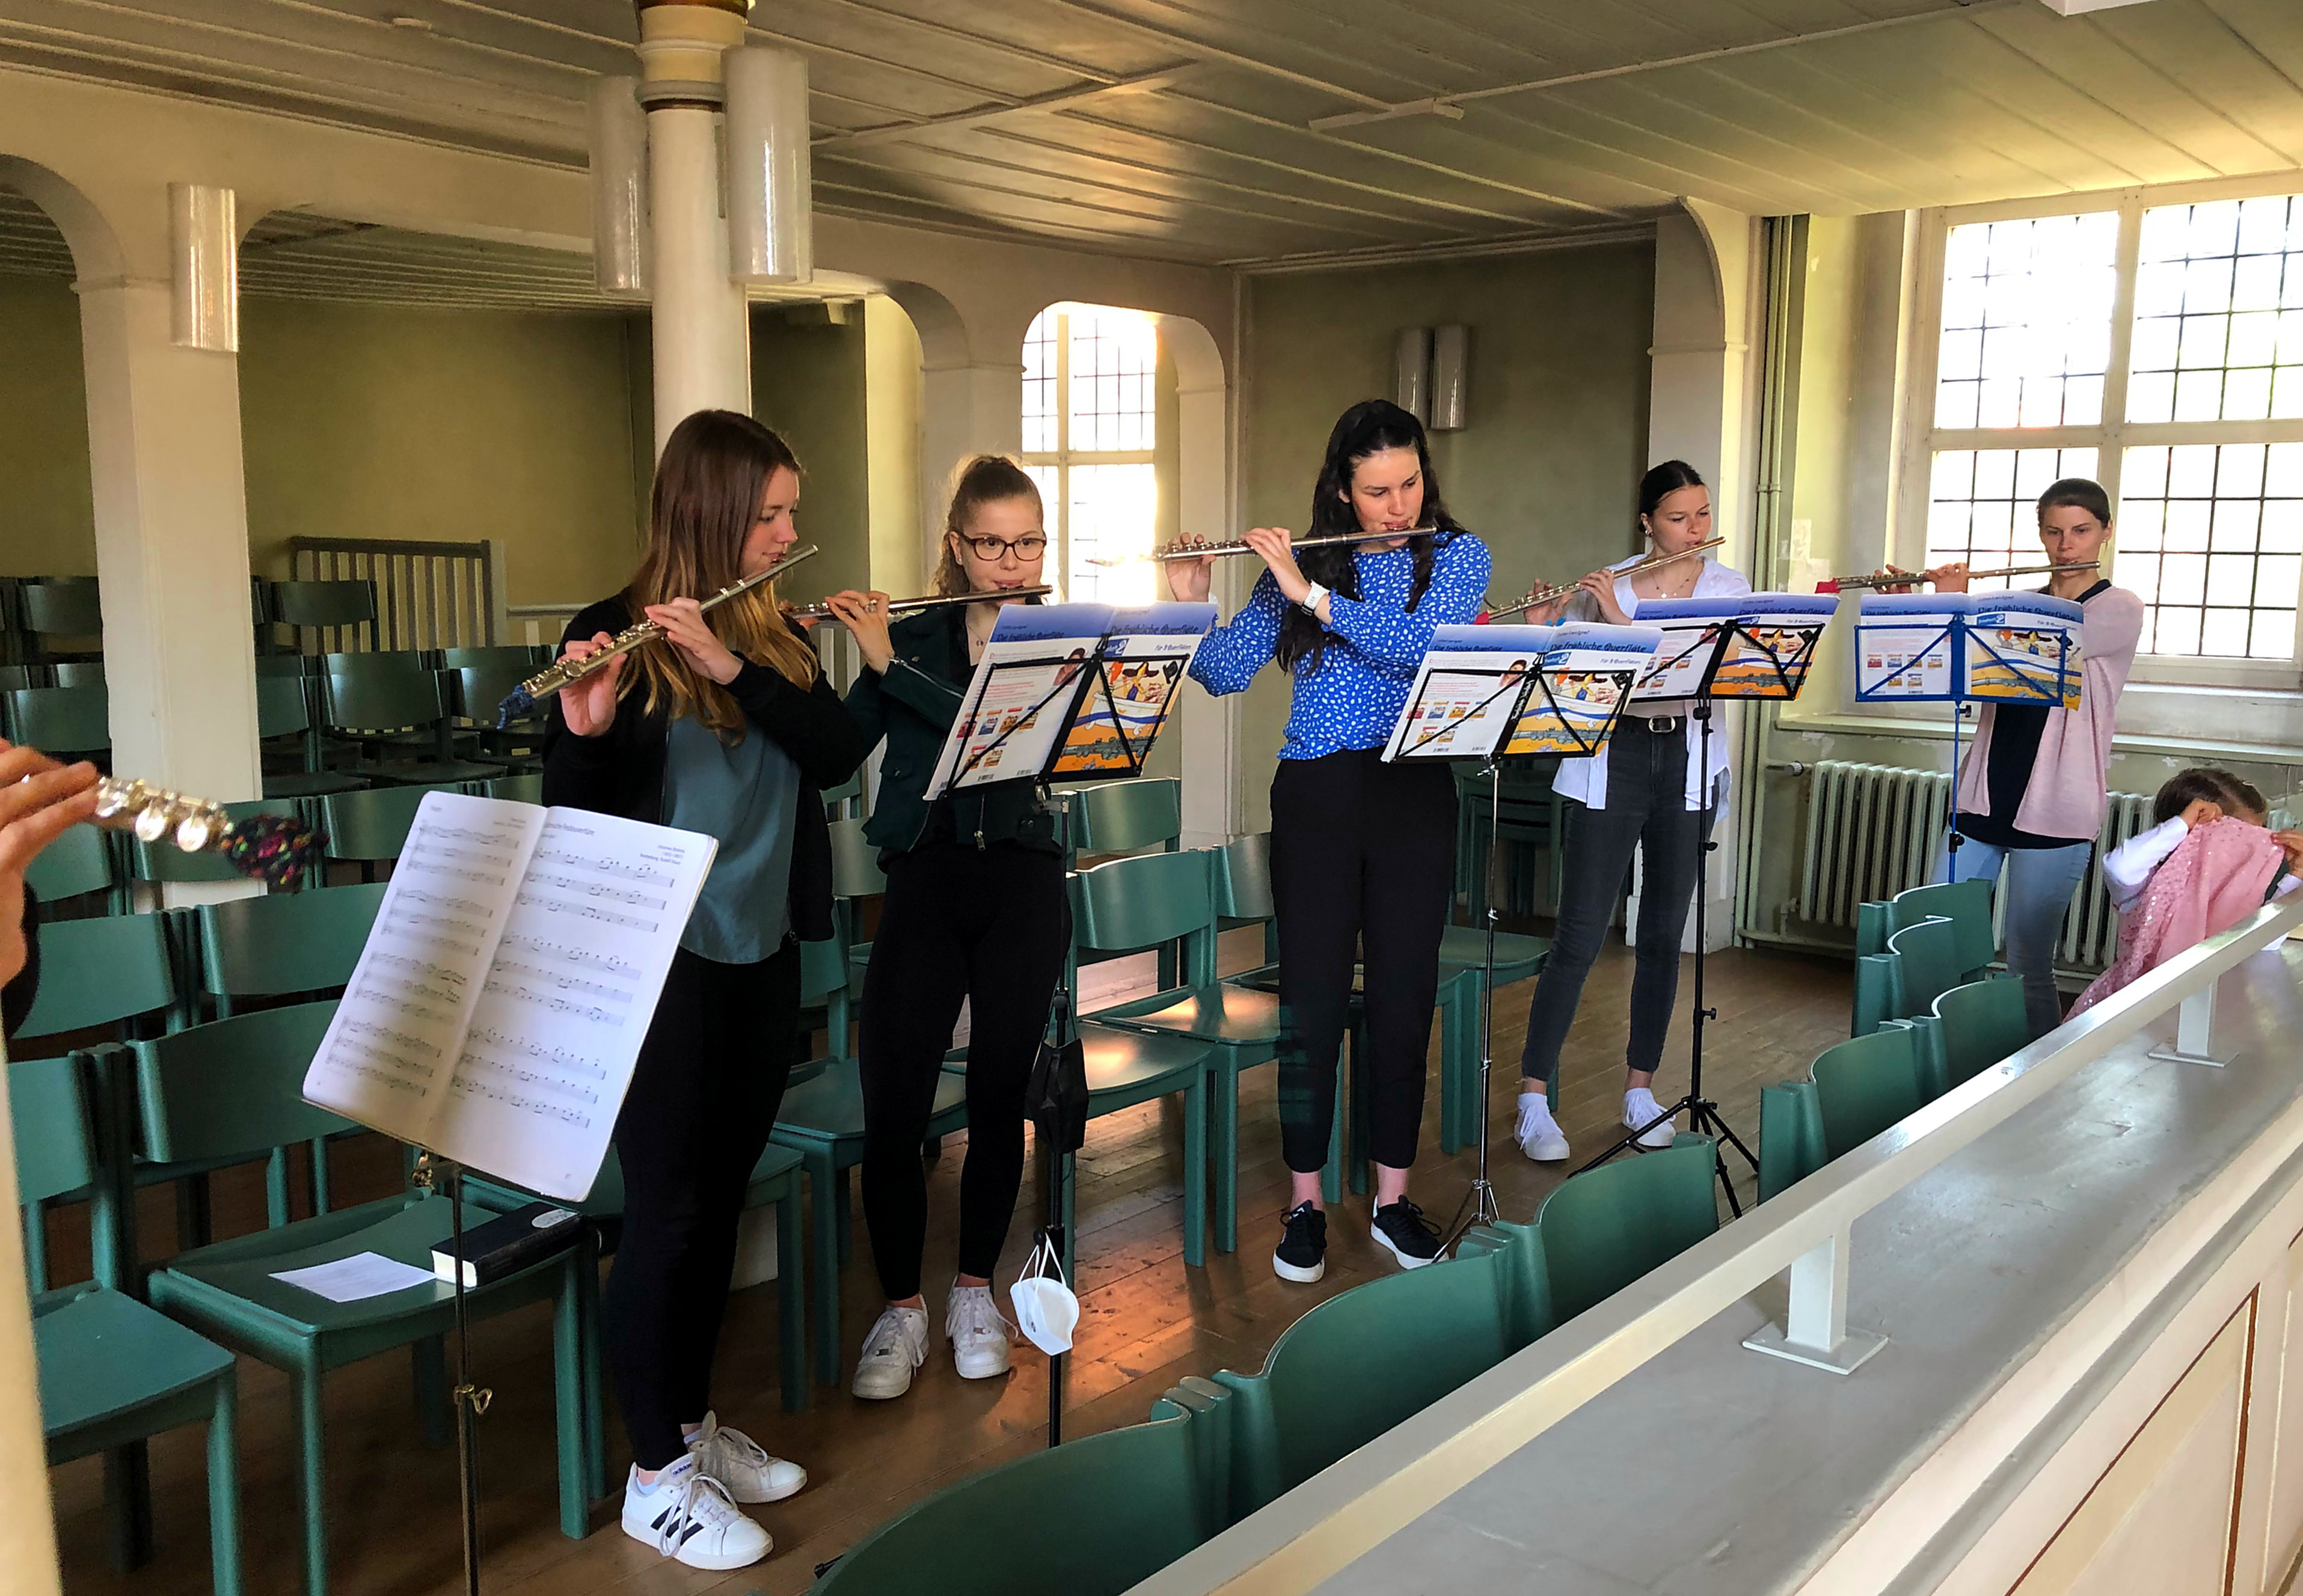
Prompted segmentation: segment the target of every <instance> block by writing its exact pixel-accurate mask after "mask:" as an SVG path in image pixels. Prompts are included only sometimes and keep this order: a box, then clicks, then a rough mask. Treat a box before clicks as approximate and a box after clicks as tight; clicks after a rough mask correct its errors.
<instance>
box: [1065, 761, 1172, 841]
mask: <svg viewBox="0 0 2303 1596" xmlns="http://www.w3.org/2000/svg"><path fill="white" fill-rule="evenodd" d="M1055 791H1056V794H1057V795H1058V796H1059V797H1061V798H1062V799H1063V800H1064V802H1065V804H1066V806H1067V808H1068V809H1069V811H1070V814H1071V818H1070V827H1071V832H1070V840H1071V853H1072V858H1073V859H1074V860H1078V859H1080V858H1082V857H1092V856H1098V855H1102V854H1111V853H1141V852H1143V850H1144V849H1147V848H1158V849H1160V850H1161V851H1163V852H1165V853H1174V852H1175V851H1176V849H1177V846H1178V845H1179V841H1180V839H1181V838H1182V836H1183V835H1184V784H1183V783H1182V782H1180V781H1178V780H1177V779H1176V778H1175V777H1143V778H1140V779H1138V780H1135V781H1106V782H1095V783H1092V784H1090V785H1086V786H1078V787H1058V788H1056V789H1055Z"/></svg>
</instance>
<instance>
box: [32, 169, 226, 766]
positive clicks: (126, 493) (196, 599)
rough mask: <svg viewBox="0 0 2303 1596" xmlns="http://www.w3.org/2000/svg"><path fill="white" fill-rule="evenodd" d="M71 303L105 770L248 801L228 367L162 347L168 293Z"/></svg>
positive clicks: (119, 292)
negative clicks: (103, 690)
mask: <svg viewBox="0 0 2303 1596" xmlns="http://www.w3.org/2000/svg"><path fill="white" fill-rule="evenodd" d="M155 201H156V202H157V196H156V197H155ZM78 289H79V292H80V337H81V342H82V346H83V349H84V356H85V360H86V365H87V382H88V442H89V465H90V468H91V469H90V475H91V477H92V485H93V488H94V498H95V510H96V559H97V579H98V581H99V582H100V583H101V584H102V592H103V595H104V658H105V682H106V685H108V686H109V687H110V689H111V701H112V764H113V769H115V770H117V771H119V772H120V773H121V774H122V775H123V776H137V777H143V778H145V779H146V780H148V781H156V782H159V783H161V784H164V785H168V786H172V787H176V788H180V789H181V790H183V791H185V792H190V793H198V794H201V795H202V796H204V797H210V798H217V799H223V800H226V801H230V800H233V799H241V798H255V797H258V796H260V795H261V794H262V790H263V788H262V779H261V777H260V775H259V772H258V767H257V746H256V665H255V633H254V617H253V616H252V614H251V613H250V611H249V592H248V578H249V562H248V496H247V490H246V486H245V483H244V482H243V479H242V477H241V473H240V458H241V457H240V363H239V361H238V359H237V358H236V357H233V356H232V355H229V354H224V353H220V352H214V351H209V350H203V349H186V348H182V347H180V346H179V345H177V344H176V343H175V342H173V338H172V325H171V323H172V314H173V313H172V294H171V291H170V285H169V284H168V283H167V282H165V281H136V280H124V281H122V280H115V281H108V282H91V281H82V282H80V284H79V285H78Z"/></svg>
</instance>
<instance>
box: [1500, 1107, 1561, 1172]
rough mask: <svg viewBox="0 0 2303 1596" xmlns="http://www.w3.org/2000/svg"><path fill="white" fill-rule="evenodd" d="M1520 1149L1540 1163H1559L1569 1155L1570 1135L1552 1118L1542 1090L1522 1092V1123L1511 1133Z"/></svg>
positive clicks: (1520, 1114) (1520, 1110)
mask: <svg viewBox="0 0 2303 1596" xmlns="http://www.w3.org/2000/svg"><path fill="white" fill-rule="evenodd" d="M1512 1139H1513V1140H1514V1141H1516V1142H1518V1143H1519V1150H1520V1151H1521V1152H1523V1153H1524V1154H1526V1155H1528V1156H1529V1157H1530V1158H1532V1159H1534V1160H1535V1161H1536V1162H1537V1163H1558V1162H1559V1161H1560V1160H1562V1159H1564V1158H1565V1157H1566V1156H1567V1136H1566V1133H1565V1131H1563V1130H1560V1129H1559V1121H1557V1120H1555V1119H1553V1118H1552V1117H1551V1105H1550V1103H1549V1102H1548V1101H1547V1100H1546V1099H1545V1097H1544V1095H1543V1094H1542V1093H1541V1092H1522V1093H1521V1094H1520V1095H1519V1124H1518V1126H1517V1128H1516V1129H1514V1130H1513V1132H1512Z"/></svg>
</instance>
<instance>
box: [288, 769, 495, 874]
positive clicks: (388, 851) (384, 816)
mask: <svg viewBox="0 0 2303 1596" xmlns="http://www.w3.org/2000/svg"><path fill="white" fill-rule="evenodd" d="M463 790H464V785H463V784H462V783H461V782H440V783H437V784H435V785H431V786H403V787H372V788H369V789H368V790H367V791H366V792H360V793H330V794H326V795H325V796H324V797H322V798H321V800H320V829H321V830H323V831H325V832H326V833H327V834H328V857H329V858H330V859H342V860H346V861H351V862H354V863H357V864H358V865H359V867H360V869H361V872H362V873H363V874H364V875H367V876H368V877H371V878H372V877H373V876H374V874H375V867H376V866H377V865H379V864H386V863H389V862H391V861H392V860H395V859H397V858H399V857H400V851H401V849H402V848H403V847H405V846H407V845H408V828H409V827H411V826H413V825H415V824H416V811H418V809H420V808H421V807H423V803H424V794H426V793H460V792H462V791H463Z"/></svg>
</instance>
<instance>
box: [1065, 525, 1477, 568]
mask: <svg viewBox="0 0 2303 1596" xmlns="http://www.w3.org/2000/svg"><path fill="white" fill-rule="evenodd" d="M1439 530H1440V529H1439V528H1438V527H1437V526H1417V527H1413V528H1411V529H1410V530H1408V531H1405V532H1342V533H1335V534H1334V535H1333V536H1329V537H1316V538H1295V539H1293V540H1291V541H1290V542H1289V543H1288V545H1287V546H1288V547H1289V548H1290V549H1329V548H1333V547H1334V546H1335V545H1336V544H1337V543H1379V542H1383V541H1384V540H1385V539H1386V538H1428V537H1430V535H1431V534H1432V533H1435V532H1438V531H1439ZM1254 552H1255V550H1254V549H1253V547H1251V546H1250V545H1249V543H1248V542H1247V540H1246V539H1245V538H1233V539H1230V540H1228V541H1227V542H1220V543H1199V544H1192V543H1168V544H1166V545H1165V546H1163V547H1161V548H1158V549H1154V550H1151V553H1149V554H1130V555H1126V556H1124V557H1123V558H1121V559H1091V560H1089V561H1088V562H1087V563H1088V564H1090V565H1092V566H1132V565H1141V564H1142V563H1143V561H1145V560H1147V559H1157V560H1170V559H1199V558H1200V557H1201V556H1202V555H1208V554H1218V555H1221V554H1253V553H1254Z"/></svg>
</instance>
